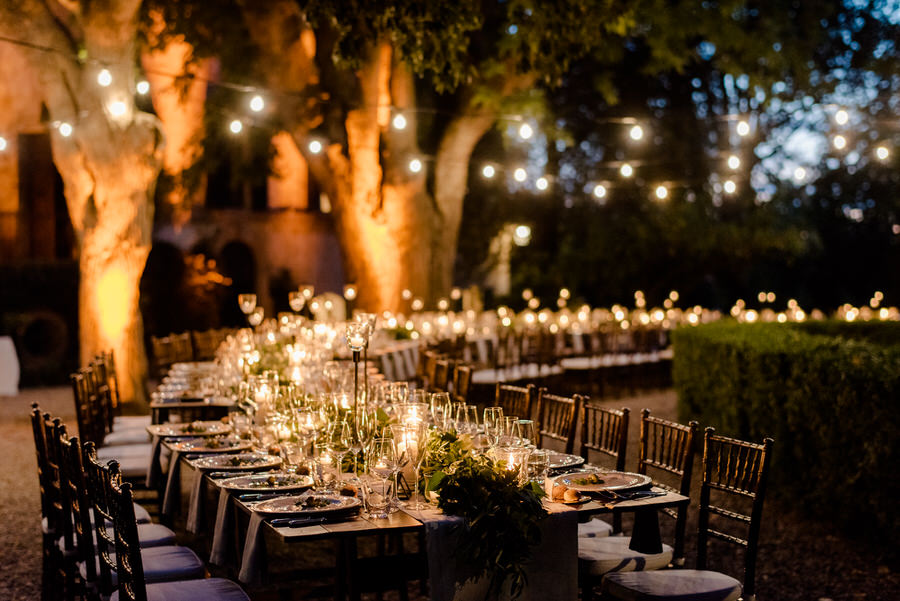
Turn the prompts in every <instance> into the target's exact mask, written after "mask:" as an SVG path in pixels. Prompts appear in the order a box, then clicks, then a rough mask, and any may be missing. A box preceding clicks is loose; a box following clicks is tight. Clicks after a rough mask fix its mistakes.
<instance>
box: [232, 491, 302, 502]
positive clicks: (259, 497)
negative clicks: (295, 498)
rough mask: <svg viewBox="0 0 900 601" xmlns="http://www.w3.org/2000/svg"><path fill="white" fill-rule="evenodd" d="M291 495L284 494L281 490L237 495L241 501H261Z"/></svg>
mask: <svg viewBox="0 0 900 601" xmlns="http://www.w3.org/2000/svg"><path fill="white" fill-rule="evenodd" d="M290 496H292V495H290V494H285V493H283V492H269V493H249V494H245V495H239V496H238V499H239V500H241V501H263V500H265V499H277V498H278V497H290Z"/></svg>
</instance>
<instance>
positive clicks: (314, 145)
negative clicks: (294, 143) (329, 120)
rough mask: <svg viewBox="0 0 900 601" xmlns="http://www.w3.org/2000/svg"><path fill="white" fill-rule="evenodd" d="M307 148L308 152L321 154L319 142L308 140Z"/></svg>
mask: <svg viewBox="0 0 900 601" xmlns="http://www.w3.org/2000/svg"><path fill="white" fill-rule="evenodd" d="M307 148H309V151H310V152H311V153H313V154H319V153H320V152H322V142H320V141H319V140H310V141H309V145H308V146H307Z"/></svg>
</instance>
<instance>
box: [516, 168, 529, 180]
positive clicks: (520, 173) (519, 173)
mask: <svg viewBox="0 0 900 601" xmlns="http://www.w3.org/2000/svg"><path fill="white" fill-rule="evenodd" d="M513 179H514V180H516V181H517V182H519V183H521V182H524V181H525V180H526V179H528V172H527V171H525V170H524V169H523V168H521V167H519V168H517V169H516V170H515V171H513Z"/></svg>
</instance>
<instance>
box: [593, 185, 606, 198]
mask: <svg viewBox="0 0 900 601" xmlns="http://www.w3.org/2000/svg"><path fill="white" fill-rule="evenodd" d="M592 194H593V195H594V198H597V199H600V198H606V186H604V185H603V184H597V185H596V186H594V189H593V191H592Z"/></svg>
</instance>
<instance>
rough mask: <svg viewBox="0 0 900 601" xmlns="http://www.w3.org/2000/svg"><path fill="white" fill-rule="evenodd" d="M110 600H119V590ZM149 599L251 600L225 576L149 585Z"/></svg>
mask: <svg viewBox="0 0 900 601" xmlns="http://www.w3.org/2000/svg"><path fill="white" fill-rule="evenodd" d="M110 601H119V591H116V592H114V593H113V594H112V597H111V599H110ZM147 601H250V597H248V596H247V593H245V592H244V591H243V590H241V587H239V586H238V585H236V584H235V583H234V582H232V581H230V580H225V579H224V578H206V579H203V580H188V581H186V582H162V583H158V584H148V585H147Z"/></svg>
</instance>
